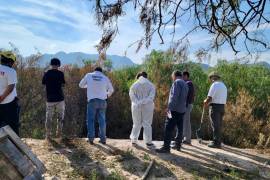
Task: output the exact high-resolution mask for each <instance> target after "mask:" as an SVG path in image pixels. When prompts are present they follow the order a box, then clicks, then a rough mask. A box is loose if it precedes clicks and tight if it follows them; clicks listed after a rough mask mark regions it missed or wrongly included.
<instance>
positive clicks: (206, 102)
mask: <svg viewBox="0 0 270 180" xmlns="http://www.w3.org/2000/svg"><path fill="white" fill-rule="evenodd" d="M203 107H205V108H206V107H208V101H207V99H205V100H204V101H203Z"/></svg>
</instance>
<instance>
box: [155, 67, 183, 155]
mask: <svg viewBox="0 0 270 180" xmlns="http://www.w3.org/2000/svg"><path fill="white" fill-rule="evenodd" d="M172 79H173V81H174V82H173V84H172V87H171V90H170V96H169V102H168V110H167V119H166V121H165V133H164V144H163V147H161V148H160V149H157V150H156V151H157V152H158V153H170V144H171V138H172V132H173V130H174V128H175V127H176V126H177V128H178V133H179V134H178V136H177V139H176V142H175V148H176V150H178V151H180V149H181V142H182V136H183V117H184V114H185V112H186V102H187V95H188V85H187V84H186V82H185V81H184V80H182V73H181V72H180V71H174V72H173V74H172Z"/></svg>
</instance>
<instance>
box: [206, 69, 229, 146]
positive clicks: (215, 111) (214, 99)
mask: <svg viewBox="0 0 270 180" xmlns="http://www.w3.org/2000/svg"><path fill="white" fill-rule="evenodd" d="M209 80H210V81H211V82H212V85H211V87H210V89H209V92H208V96H207V98H206V99H205V100H204V106H205V107H207V106H209V117H210V120H211V126H212V129H213V141H212V142H210V143H209V144H208V147H211V148H221V132H222V120H223V116H224V113H225V104H226V101H227V87H226V86H225V84H224V83H223V82H222V81H221V80H220V76H219V75H218V74H217V73H216V72H212V73H210V74H209Z"/></svg>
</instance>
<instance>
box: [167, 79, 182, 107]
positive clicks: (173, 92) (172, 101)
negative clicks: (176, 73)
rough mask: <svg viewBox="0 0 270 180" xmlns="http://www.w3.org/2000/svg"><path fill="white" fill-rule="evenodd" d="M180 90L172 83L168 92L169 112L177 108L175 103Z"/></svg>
mask: <svg viewBox="0 0 270 180" xmlns="http://www.w3.org/2000/svg"><path fill="white" fill-rule="evenodd" d="M179 94H180V89H179V87H178V86H177V84H176V82H174V83H173V85H172V87H171V91H170V97H169V104H168V108H169V110H171V109H172V108H174V107H176V106H177V104H178V103H177V101H178V99H179Z"/></svg>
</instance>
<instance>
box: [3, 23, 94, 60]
mask: <svg viewBox="0 0 270 180" xmlns="http://www.w3.org/2000/svg"><path fill="white" fill-rule="evenodd" d="M0 34H6V36H3V37H1V38H0V44H1V46H2V47H3V46H4V48H9V42H12V43H14V44H15V45H16V46H17V47H18V48H19V50H20V51H21V53H22V54H23V55H30V54H32V53H36V52H35V49H34V48H37V49H38V50H40V51H41V53H56V52H58V51H66V52H74V51H81V52H86V53H96V49H95V48H94V43H93V42H94V41H95V40H90V39H89V40H82V41H79V42H77V43H67V42H63V41H57V40H49V39H46V38H43V37H39V36H36V35H34V34H33V33H31V32H30V31H29V30H27V29H26V28H24V27H21V26H18V25H13V24H9V25H7V24H6V25H5V26H3V27H1V29H0Z"/></svg>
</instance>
